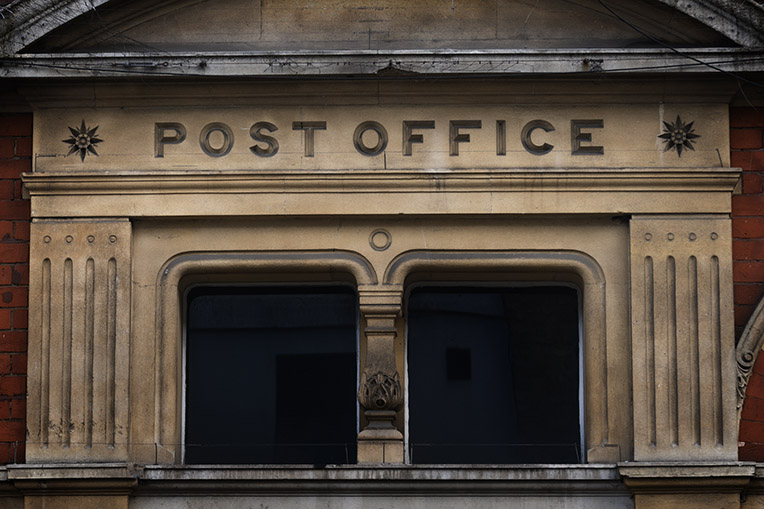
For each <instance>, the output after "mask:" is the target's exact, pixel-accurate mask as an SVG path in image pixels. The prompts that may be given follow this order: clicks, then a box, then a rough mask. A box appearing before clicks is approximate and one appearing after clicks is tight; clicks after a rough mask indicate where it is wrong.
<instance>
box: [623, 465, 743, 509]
mask: <svg viewBox="0 0 764 509" xmlns="http://www.w3.org/2000/svg"><path fill="white" fill-rule="evenodd" d="M619 470H620V473H621V476H622V477H623V480H624V483H625V484H626V487H627V488H628V489H629V491H630V492H631V493H632V494H633V496H634V507H635V508H636V509H658V508H660V509H674V508H676V509H679V508H687V507H693V508H698V509H702V508H709V509H711V508H719V507H724V508H726V509H735V508H740V507H741V505H740V494H741V492H742V491H743V489H744V488H745V487H746V486H747V485H748V483H749V482H750V479H751V477H752V476H753V474H754V465H753V464H751V465H746V464H740V463H717V464H698V465H688V464H686V463H685V464H682V465H679V464H671V463H665V464H661V463H639V464H628V465H627V464H621V465H620V466H619Z"/></svg>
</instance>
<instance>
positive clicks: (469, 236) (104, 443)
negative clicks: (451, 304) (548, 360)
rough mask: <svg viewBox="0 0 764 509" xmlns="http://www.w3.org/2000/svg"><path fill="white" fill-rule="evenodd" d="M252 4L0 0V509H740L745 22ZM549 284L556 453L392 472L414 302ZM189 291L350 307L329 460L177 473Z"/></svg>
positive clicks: (701, 14)
mask: <svg viewBox="0 0 764 509" xmlns="http://www.w3.org/2000/svg"><path fill="white" fill-rule="evenodd" d="M256 3H257V5H258V9H252V5H250V3H248V2H245V1H244V0H228V1H227V2H226V5H225V6H226V8H225V9H224V8H221V7H220V6H219V5H213V4H212V3H210V2H196V3H194V2H185V3H184V2H181V3H178V4H177V5H175V4H173V5H170V6H166V7H162V8H157V7H156V6H152V5H150V3H149V2H145V3H144V2H138V4H140V5H138V4H136V5H137V7H136V8H134V9H133V10H132V11H130V10H128V11H129V12H128V11H125V10H124V9H123V6H121V4H119V3H118V2H113V3H112V2H104V1H102V2H95V3H94V4H93V6H92V7H93V10H96V12H95V13H93V14H92V16H91V13H89V12H86V11H82V6H80V5H79V4H78V3H77V2H53V1H49V2H40V3H38V5H36V6H33V5H32V4H31V3H30V4H25V3H24V2H17V3H13V4H11V5H9V6H7V7H5V6H4V7H2V8H0V9H3V10H2V11H0V13H3V14H4V15H5V14H6V13H8V16H9V18H11V19H12V20H13V23H14V24H13V25H11V24H7V25H3V26H4V28H3V30H2V32H0V35H1V37H0V41H2V44H3V51H4V52H5V54H6V55H8V58H9V61H10V63H9V64H8V65H7V66H4V67H2V68H0V70H2V72H3V73H4V74H3V76H4V78H5V81H4V82H3V83H4V84H5V85H6V88H7V89H8V91H9V93H8V95H7V99H5V102H11V101H13V100H17V101H19V102H20V103H23V106H22V109H27V110H29V111H31V113H29V114H23V115H22V114H7V115H6V116H4V117H2V118H0V121H1V120H3V119H4V121H3V122H2V124H1V125H0V171H6V173H5V174H3V176H2V177H3V179H0V194H1V195H2V196H0V227H2V228H5V230H3V231H6V232H7V235H5V236H4V237H3V239H2V243H0V246H1V247H2V249H1V250H0V264H2V265H0V269H2V270H0V286H2V288H0V295H2V296H3V299H2V300H3V302H4V304H2V305H0V328H2V329H7V330H5V331H3V332H2V338H0V413H2V415H0V460H3V459H5V460H6V461H4V462H5V463H7V466H6V467H4V468H2V469H0V497H2V498H0V500H1V501H2V502H7V503H8V504H9V505H10V506H11V507H15V506H18V507H21V506H22V505H23V506H24V507H29V508H33V507H51V506H53V507H126V508H127V507H132V508H139V507H156V506H161V507H195V506H198V507H224V506H226V504H230V501H231V500H234V501H235V502H236V503H238V502H242V503H244V502H247V503H250V504H254V503H257V504H262V505H267V506H270V507H293V506H294V505H295V503H297V502H296V501H295V497H299V500H300V503H304V504H319V503H320V504H327V505H332V506H333V505H347V506H367V505H375V507H406V506H417V507H482V506H487V505H492V504H493V505H501V504H507V503H509V502H510V499H511V501H514V502H518V503H523V504H527V505H548V506H553V507H554V506H565V507H603V508H604V507H635V506H636V507H639V508H650V507H687V506H692V507H756V506H757V504H760V502H761V500H762V497H763V496H764V495H762V494H764V482H761V481H759V479H762V478H764V473H762V468H760V467H759V466H758V465H757V464H756V463H755V461H760V460H764V458H763V457H762V452H761V451H762V448H764V445H762V444H764V433H762V432H761V430H760V429H759V428H762V427H764V418H761V416H760V414H761V413H762V412H761V411H760V410H761V409H760V408H759V406H760V405H759V403H760V402H762V401H764V391H762V388H761V387H762V380H764V374H763V373H764V371H763V370H762V369H761V365H760V364H761V362H764V361H761V360H760V359H759V360H757V356H758V351H759V350H760V349H761V339H762V337H764V335H763V334H762V333H761V331H762V330H764V311H762V308H764V304H761V302H762V301H761V295H762V284H764V277H762V275H761V273H762V272H763V270H762V268H761V267H760V265H762V264H764V262H762V261H761V260H760V259H759V258H761V257H760V256H759V251H760V249H759V243H760V241H761V239H762V238H764V229H763V228H764V226H763V225H764V223H762V221H764V219H763V218H764V212H763V211H764V207H762V204H761V199H760V198H761V196H760V195H761V194H762V180H761V173H762V172H764V168H762V167H761V164H762V159H761V157H760V156H761V155H762V153H764V152H762V150H764V149H763V141H764V140H763V139H762V136H763V133H764V124H763V123H762V117H761V114H760V113H759V112H758V110H759V109H761V107H762V106H761V105H764V96H762V95H760V94H757V93H756V92H755V89H752V87H746V88H745V89H744V90H742V91H741V92H739V89H740V87H743V86H744V84H745V83H747V82H751V81H753V82H759V83H760V82H761V81H762V73H764V67H762V66H761V64H760V63H759V62H760V60H761V51H762V50H761V47H762V46H764V41H762V40H761V39H762V36H761V33H762V32H761V31H760V30H759V29H760V28H761V26H764V10H763V9H762V8H761V6H760V5H759V4H757V3H755V2H738V3H735V5H734V6H733V5H731V4H730V3H728V2H722V1H708V2H687V3H686V5H685V4H684V3H683V4H682V5H674V4H673V3H672V2H663V1H657V0H656V1H645V2H641V3H640V7H634V5H632V3H630V2H620V1H613V2H609V3H612V5H608V4H609V3H608V4H603V3H598V2H591V5H589V4H588V3H586V2H584V3H585V4H586V5H585V6H584V7H586V6H588V10H587V9H586V8H581V9H579V7H581V6H578V7H576V8H573V7H570V6H569V5H568V3H566V2H550V3H549V4H548V5H546V6H543V8H542V7H539V8H538V10H537V9H536V8H529V6H528V5H525V3H524V2H493V3H491V2H489V3H490V4H491V5H488V4H489V3H486V4H485V5H483V4H481V5H479V6H460V5H459V2H454V3H452V5H451V6H450V7H449V8H446V7H444V6H443V5H440V4H438V5H435V3H425V4H422V5H417V6H413V7H412V6H410V5H408V4H406V3H405V2H400V1H397V0H387V1H386V2H382V3H380V4H379V5H376V7H375V10H373V12H372V11H370V9H369V6H368V5H365V4H364V3H363V2H356V3H350V4H348V5H344V6H342V7H338V6H333V7H332V6H329V5H328V4H325V3H321V2H318V3H300V2H293V3H290V4H289V5H279V4H277V3H274V2H267V1H263V2H256ZM292 4H294V5H292ZM356 4H358V5H356ZM563 4H564V5H563ZM402 13H406V14H405V15H403V14H402ZM712 13H716V15H718V16H719V19H718V21H715V22H710V21H709V17H708V15H709V14H712ZM669 15H671V16H670V19H671V20H672V21H671V23H668V24H665V23H666V21H665V20H666V19H669ZM637 18H638V23H637V25H639V26H641V27H642V29H645V28H646V27H647V28H646V29H647V32H648V33H647V35H646V34H645V33H642V32H640V31H639V30H637V31H636V32H635V30H634V26H637V25H634V26H632V25H633V23H632V22H629V20H637ZM199 19H204V20H205V23H204V24H202V25H203V26H202V25H200V24H199V23H198V20H199ZM561 19H567V20H568V22H567V23H564V24H563V23H561ZM306 20H311V21H310V22H307V21H306ZM428 20H429V21H428ZM433 20H437V21H438V22H435V21H433ZM523 20H524V21H523ZM571 20H573V21H572V22H571ZM521 21H523V22H522V23H520V22H521ZM630 23H631V24H630ZM586 24H590V25H591V26H592V27H593V29H592V30H591V31H587V32H584V31H582V30H580V27H581V26H583V25H586ZM367 25H368V27H367ZM560 26H563V27H564V30H561V31H559V33H557V32H554V33H556V34H557V40H556V41H555V40H553V38H550V34H551V33H552V32H550V30H549V28H548V27H560ZM639 26H637V28H639ZM57 27H58V28H57ZM295 27H297V28H299V30H298V29H297V28H295ZM359 27H367V28H365V29H364V30H361V29H360V28H359ZM369 27H373V28H374V29H372V28H369ZM412 27H414V28H416V27H419V28H421V30H413V29H412ZM657 29H660V30H663V31H664V34H665V35H664V36H663V37H664V39H665V40H664V41H663V43H664V44H667V45H670V46H671V45H674V46H678V45H683V46H687V48H688V49H687V50H686V54H685V53H682V52H675V51H669V50H667V49H664V48H660V47H654V46H655V44H656V41H655V40H654V38H652V36H650V35H649V33H652V32H653V31H655V30H657ZM115 34H116V35H115ZM220 34H226V35H224V36H221V35H220ZM593 34H594V35H593ZM115 44H116V45H117V46H115ZM634 46H637V47H636V48H634ZM641 46H645V47H641ZM149 47H150V48H153V49H152V50H148V49H147V48H149ZM412 47H415V48H416V49H415V50H412V49H411V48H412ZM115 48H117V50H115ZM221 48H222V49H223V50H224V52H222V53H221V52H220V51H219V50H221ZM252 48H255V49H254V50H253V49H252ZM22 50H23V52H22ZM157 51H158V52H157ZM688 56H689V57H690V58H691V59H695V60H696V61H697V60H701V61H707V60H710V59H725V58H726V59H729V60H728V62H727V63H722V64H717V65H722V66H727V67H729V68H730V69H733V68H734V71H735V72H736V73H744V74H745V80H747V81H743V80H741V81H739V82H736V81H734V80H732V79H731V78H730V76H729V75H725V74H720V73H717V70H715V69H714V68H711V67H708V66H699V67H696V68H692V69H690V70H685V71H684V72H683V73H674V72H670V71H667V70H666V69H684V66H685V65H686V63H687V57H688ZM7 69H10V70H7ZM725 70H726V67H725ZM561 72H562V73H563V74H559V73H561ZM57 74H60V75H62V76H65V77H66V78H67V79H65V80H62V79H59V78H58V77H57ZM318 75H321V76H320V77H319V76H318ZM116 77H119V79H117V78H116ZM741 77H742V75H741ZM83 91H84V92H83ZM744 101H749V102H752V103H753V104H754V106H742V105H741V103H742V102H744ZM757 107H758V109H757ZM4 108H5V109H7V110H8V111H11V110H14V109H18V108H19V106H18V105H16V106H13V105H11V104H5V105H4ZM32 119H34V122H33V126H32V124H31V120H32ZM32 127H33V130H32ZM4 147H5V148H4ZM3 169H5V170H3ZM741 170H742V171H741ZM20 172H24V175H23V176H22V177H21V179H22V180H23V185H24V193H25V196H27V197H28V198H29V201H27V200H25V199H22V196H21V194H20V193H21V186H20V180H19V178H18V175H19V173H20ZM741 174H742V177H741ZM4 183H5V184H4ZM3 190H5V192H4V191H3ZM30 217H31V221H29V218H30ZM2 225H6V226H2ZM27 246H29V247H27ZM3 275H5V276H3ZM539 283H542V284H557V285H564V286H567V287H572V288H575V289H576V291H577V292H578V296H579V306H580V310H579V313H580V321H579V327H580V352H581V353H580V356H579V362H580V371H579V376H580V395H581V399H580V414H581V419H580V434H581V440H580V443H579V444H578V447H579V448H580V456H579V457H580V459H581V461H580V463H575V464H566V465H547V464H535V465H511V464H509V465H507V464H497V465H471V464H467V465H458V466H454V465H440V464H435V465H417V464H412V461H411V443H410V436H409V425H410V423H409V406H408V405H409V401H408V399H407V394H408V392H407V391H408V383H409V372H408V369H409V366H408V364H407V341H408V329H407V327H408V322H407V320H408V316H407V300H408V298H409V297H408V296H409V294H410V292H411V291H412V289H413V288H416V287H417V286H418V285H422V284H435V285H473V286H478V287H480V286H490V285H499V286H501V285H521V286H522V285H533V284H539ZM212 284H215V285H234V286H235V285H240V286H253V285H254V286H257V285H260V286H266V285H270V286H276V287H289V286H293V285H317V284H323V285H334V284H337V285H340V284H341V285H344V286H346V287H348V286H349V287H350V288H352V289H353V291H354V292H355V294H356V295H357V298H358V316H357V322H358V336H359V342H358V388H357V389H358V390H357V393H358V401H359V407H358V436H357V451H358V454H357V457H356V458H355V459H354V461H349V463H350V464H349V465H328V466H327V465H315V466H305V465H300V466H292V465H228V464H223V465H190V464H187V463H188V462H187V461H186V460H184V454H185V447H186V445H187V444H186V442H185V441H186V439H185V432H186V422H185V416H186V413H185V411H186V408H185V405H186V402H187V400H186V399H185V391H186V384H187V373H186V369H187V364H186V357H185V355H186V347H187V343H186V332H187V321H186V320H187V318H188V317H187V316H186V315H187V313H188V310H187V302H188V300H187V299H188V297H187V295H188V292H189V291H191V289H193V288H195V287H197V286H204V285H212ZM27 288H28V292H29V300H28V302H29V306H28V323H29V345H28V347H27V341H26V339H27V332H26V329H27V319H26V318H27V300H26V298H27V295H26V292H27ZM6 294H7V298H6ZM757 303H758V306H757ZM550 316H553V311H551V310H550ZM760 321H761V322H762V324H760V323H759V322H760ZM736 344H737V346H736ZM26 356H28V358H29V361H28V362H27V357H26ZM4 359H5V361H4ZM27 364H28V366H29V367H28V374H27ZM537 369H538V370H542V371H543V370H544V366H539V367H538V368H537ZM300 400H301V401H303V402H304V405H305V409H306V417H305V426H310V425H311V419H319V418H320V413H319V414H316V413H315V412H316V409H315V408H312V407H311V397H310V383H309V381H306V387H305V396H304V398H300ZM6 402H7V405H6V406H4V404H5V403H6ZM264 411H267V410H264ZM210 412H211V413H214V405H211V406H210ZM458 412H460V409H459V408H447V409H444V411H443V415H444V417H443V418H444V420H448V418H449V417H448V416H449V415H454V414H456V413H458ZM213 418H214V417H213ZM444 422H445V421H444ZM22 428H24V429H23V431H22ZM762 429H764V428H762ZM738 431H739V435H738ZM6 451H7V456H5V455H6Z"/></svg>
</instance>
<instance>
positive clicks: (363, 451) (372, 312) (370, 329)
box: [358, 291, 403, 463]
mask: <svg viewBox="0 0 764 509" xmlns="http://www.w3.org/2000/svg"><path fill="white" fill-rule="evenodd" d="M360 301H361V314H362V315H363V317H364V319H365V321H366V327H365V328H364V337H365V339H366V363H365V365H364V368H363V372H362V374H361V383H360V387H359V390H358V400H359V402H360V403H361V406H362V407H363V408H364V415H365V416H366V419H367V420H368V425H367V426H366V428H365V429H364V430H363V431H361V433H360V434H359V435H358V462H359V463H402V462H403V435H402V434H401V432H400V431H399V430H398V429H396V428H395V427H394V426H393V420H394V419H395V414H396V412H397V411H398V410H399V409H400V408H401V406H402V404H403V388H402V386H401V380H400V376H399V374H398V371H397V369H396V366H395V339H396V337H397V335H398V332H397V320H398V317H399V316H400V310H401V304H400V302H401V299H400V292H397V291H395V292H388V293H382V292H375V293H370V292H364V291H361V294H360Z"/></svg>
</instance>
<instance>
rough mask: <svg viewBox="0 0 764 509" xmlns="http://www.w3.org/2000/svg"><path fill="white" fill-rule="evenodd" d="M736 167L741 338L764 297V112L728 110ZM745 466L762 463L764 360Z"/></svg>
mask: <svg viewBox="0 0 764 509" xmlns="http://www.w3.org/2000/svg"><path fill="white" fill-rule="evenodd" d="M730 146H731V149H732V154H731V157H732V161H731V163H732V166H736V167H740V168H742V169H743V193H742V194H741V195H737V196H733V197H732V236H733V241H732V242H733V245H732V254H733V259H734V262H733V273H734V278H735V329H736V334H737V337H738V338H739V337H740V334H741V333H742V331H743V328H744V327H745V324H746V322H748V319H749V318H750V317H751V313H752V312H753V310H754V308H755V307H756V304H758V302H759V300H760V299H761V297H762V295H763V294H764V186H763V185H762V177H764V108H759V109H758V111H757V110H756V109H754V108H730ZM739 440H740V441H741V442H745V445H743V446H742V447H740V449H739V457H740V459H741V460H751V461H764V355H759V357H758V359H757V361H756V364H755V365H754V367H753V373H752V374H751V378H750V380H749V382H748V389H747V392H746V398H745V403H744V405H743V414H742V417H741V421H740V437H739Z"/></svg>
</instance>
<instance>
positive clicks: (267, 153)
mask: <svg viewBox="0 0 764 509" xmlns="http://www.w3.org/2000/svg"><path fill="white" fill-rule="evenodd" d="M278 130H279V128H278V127H276V126H275V125H274V124H271V123H270V122H256V123H254V124H252V127H250V128H249V135H250V136H251V137H252V139H253V140H255V141H257V142H261V143H265V144H266V145H267V146H266V147H265V148H263V147H261V146H260V145H252V146H251V147H249V150H251V151H252V153H253V154H255V155H256V156H260V157H273V156H275V155H276V154H278V152H279V142H278V140H277V139H276V138H274V137H273V136H268V135H267V134H263V131H268V132H271V133H274V132H276V131H278Z"/></svg>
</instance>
